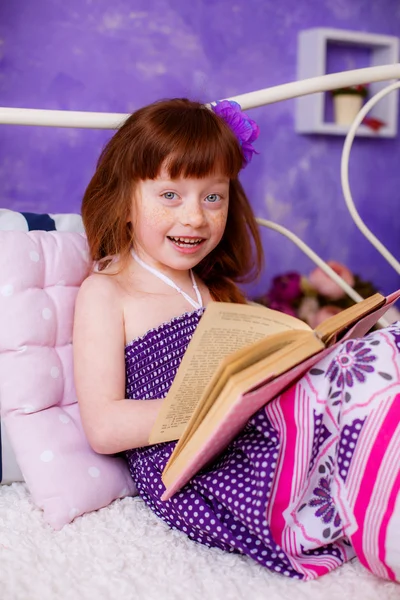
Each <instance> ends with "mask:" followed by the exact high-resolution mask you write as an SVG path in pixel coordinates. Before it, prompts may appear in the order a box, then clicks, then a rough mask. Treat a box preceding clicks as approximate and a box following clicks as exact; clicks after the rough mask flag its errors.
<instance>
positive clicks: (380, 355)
mask: <svg viewBox="0 0 400 600" xmlns="http://www.w3.org/2000/svg"><path fill="white" fill-rule="evenodd" d="M203 311H204V309H199V310H195V311H192V312H188V313H185V314H183V315H181V316H179V317H176V318H174V319H172V320H171V321H169V322H167V323H164V324H162V325H160V326H159V327H157V328H155V329H152V330H150V331H148V332H147V333H146V334H145V335H143V336H142V337H140V338H137V339H135V340H133V341H132V342H131V343H129V344H128V345H127V346H126V349H125V361H126V394H127V398H131V399H134V398H139V399H147V400H148V401H149V402H151V400H152V399H155V398H162V397H165V396H166V394H167V392H168V390H169V388H170V386H171V383H172V381H173V379H174V376H175V373H176V371H177V368H178V366H179V363H180V361H181V359H182V357H183V354H184V352H185V350H186V348H187V345H188V343H189V341H190V339H191V337H192V335H193V332H194V330H195V329H196V326H197V324H198V323H199V321H200V319H201V316H202V314H203ZM399 347H400V327H398V326H392V327H391V328H389V329H387V330H382V331H380V332H375V333H373V334H371V335H370V336H368V337H366V338H364V339H362V340H349V341H347V342H344V343H343V344H340V345H339V346H337V347H336V348H335V349H334V350H333V351H332V353H330V354H329V355H328V356H326V357H324V358H323V359H322V360H321V361H320V362H319V363H318V364H317V365H316V366H315V367H314V368H313V369H311V371H310V372H309V373H307V374H306V375H305V376H304V377H302V378H301V379H300V380H299V381H298V382H297V383H296V384H294V385H292V386H291V387H290V388H289V389H288V390H286V391H285V392H284V393H283V394H282V395H281V396H279V397H277V398H276V399H274V400H273V401H272V402H270V403H268V404H267V405H266V406H265V407H264V408H262V409H261V410H259V411H258V412H257V413H256V414H255V415H254V416H253V417H252V418H251V419H250V420H249V421H248V423H247V425H246V427H245V428H244V429H243V431H242V432H241V433H240V434H239V435H238V436H237V437H236V438H235V439H234V440H233V441H232V442H231V443H230V445H229V446H228V447H227V448H226V450H225V451H224V452H223V454H222V455H220V456H219V457H218V458H217V459H216V460H215V461H214V462H213V463H212V464H211V465H209V466H207V467H206V468H205V469H203V470H202V471H201V472H200V473H198V474H197V475H196V476H195V477H193V478H192V480H191V481H190V482H189V483H188V484H187V485H186V486H185V487H184V488H182V489H181V490H180V491H179V492H178V493H176V494H175V495H174V496H173V497H172V498H171V499H170V500H168V501H161V495H162V493H163V491H164V485H163V483H162V480H161V474H162V471H163V469H164V467H165V465H166V463H167V461H168V459H169V457H170V455H171V453H172V450H173V449H174V447H175V442H169V443H162V444H156V445H153V446H149V447H144V448H137V449H133V450H129V451H128V452H126V457H127V460H128V464H129V468H130V472H131V475H132V478H133V479H134V481H135V483H136V485H137V488H138V491H139V494H140V496H141V497H142V498H143V500H144V501H145V502H146V503H147V505H148V506H149V507H150V508H151V510H153V511H154V512H155V513H156V515H158V516H159V517H160V518H161V519H162V520H163V521H165V522H166V523H167V524H168V525H169V526H170V527H172V528H176V529H179V530H181V531H183V532H184V533H185V534H186V535H187V536H188V537H189V538H191V539H192V540H194V541H196V542H200V543H202V544H205V545H207V546H210V547H217V548H220V549H222V550H225V551H227V552H235V553H240V554H244V555H247V556H249V557H251V558H252V559H253V560H255V561H257V562H258V563H260V564H261V565H264V566H265V567H267V568H269V569H271V570H272V571H275V572H278V573H281V574H283V575H286V576H288V577H292V578H297V579H305V580H307V579H313V578H316V577H318V576H321V575H323V574H325V573H328V572H329V571H331V570H333V569H334V568H336V567H338V566H339V565H341V564H342V563H343V562H345V561H347V560H349V559H351V558H353V557H354V556H355V555H357V556H358V558H359V559H360V560H361V562H363V564H364V565H365V566H366V567H367V568H369V569H370V570H372V571H373V572H376V571H377V570H378V571H379V573H377V574H379V575H380V576H383V577H386V578H388V579H395V578H396V569H395V567H394V565H393V564H392V562H393V559H392V557H391V556H390V551H389V550H388V548H389V549H390V547H391V540H392V537H393V536H395V531H394V529H395V525H393V523H394V524H395V523H396V518H397V519H398V518H399V515H397V516H396V514H395V508H394V507H395V505H396V504H395V503H394V494H396V493H398V492H399V489H398V488H399V485H400V477H399V478H398V479H399V481H398V482H397V483H396V481H397V477H398V475H399V465H400V445H399V446H398V448H399V449H398V451H397V454H396V453H395V452H394V450H393V447H394V444H395V441H394V440H395V439H396V436H397V435H399V439H400V426H399V428H398V431H397V429H396V428H395V427H394V426H393V423H394V421H393V419H394V418H396V416H397V422H399V415H400V395H398V394H397V388H396V385H397V387H399V380H400V378H399V372H400V361H399ZM395 384H396V385H395ZM382 398H383V399H384V400H382ZM379 399H381V401H382V403H383V404H380V402H379ZM382 436H383V437H384V441H382V439H383V438H382ZM396 461H397V462H396ZM384 474H385V475H384ZM383 476H384V477H385V481H386V485H387V493H386V492H385V493H382V494H381V496H379V495H377V494H376V493H374V482H375V481H376V480H377V479H379V477H383ZM396 485H397V487H396ZM396 490H397V492H396ZM378 496H379V497H378ZM397 504H399V503H397ZM367 507H371V510H367ZM377 515H378V516H377ZM383 530H384V532H383ZM392 530H393V531H392ZM366 531H368V532H370V533H368V535H366V534H365V532H366ZM385 536H386V537H385ZM369 538H371V539H369ZM396 545H397V548H398V546H399V544H398V542H397V543H396ZM397 556H398V553H397ZM391 561H392V562H391Z"/></svg>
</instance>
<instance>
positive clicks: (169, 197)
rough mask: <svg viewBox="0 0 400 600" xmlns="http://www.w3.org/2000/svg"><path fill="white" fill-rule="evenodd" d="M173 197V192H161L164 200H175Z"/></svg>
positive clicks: (174, 195)
mask: <svg viewBox="0 0 400 600" xmlns="http://www.w3.org/2000/svg"><path fill="white" fill-rule="evenodd" d="M175 197H176V194H175V192H165V194H163V198H165V199H166V200H175Z"/></svg>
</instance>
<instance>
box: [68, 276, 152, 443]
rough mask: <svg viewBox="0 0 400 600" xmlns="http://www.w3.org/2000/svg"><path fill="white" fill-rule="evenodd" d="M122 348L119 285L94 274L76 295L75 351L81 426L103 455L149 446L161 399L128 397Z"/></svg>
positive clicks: (122, 325)
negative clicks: (129, 398) (134, 398)
mask: <svg viewBox="0 0 400 600" xmlns="http://www.w3.org/2000/svg"><path fill="white" fill-rule="evenodd" d="M124 348H125V334H124V322H123V310H122V306H121V301H120V297H119V294H118V290H117V284H116V282H115V281H113V278H112V277H110V276H108V275H100V274H95V275H92V276H90V277H89V278H88V279H86V280H85V281H84V283H83V284H82V286H81V288H80V290H79V292H78V296H77V301H76V307H75V319H74V335H73V353H74V374H75V386H76V391H77V395H78V401H79V406H80V413H81V418H82V423H83V427H84V430H85V433H86V436H87V438H88V440H89V443H90V445H91V446H92V448H93V449H94V450H95V451H96V452H98V453H100V454H114V453H116V452H121V451H123V450H128V449H130V448H138V447H140V446H146V445H147V444H148V438H149V434H150V431H151V428H152V426H153V424H154V422H155V419H156V417H157V414H158V411H159V410H160V407H161V404H162V402H163V400H162V399H159V400H150V401H149V400H126V399H125V355H124Z"/></svg>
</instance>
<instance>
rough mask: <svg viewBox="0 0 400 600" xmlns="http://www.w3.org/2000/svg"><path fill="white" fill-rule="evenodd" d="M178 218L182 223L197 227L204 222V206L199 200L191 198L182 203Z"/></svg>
mask: <svg viewBox="0 0 400 600" xmlns="http://www.w3.org/2000/svg"><path fill="white" fill-rule="evenodd" d="M180 220H181V223H182V225H186V226H190V227H192V228H193V229H198V228H200V227H201V226H202V225H204V223H205V214H204V208H203V207H202V203H201V201H199V200H198V199H193V200H190V201H187V202H184V203H183V206H182V210H181V215H180Z"/></svg>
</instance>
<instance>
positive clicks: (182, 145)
mask: <svg viewBox="0 0 400 600" xmlns="http://www.w3.org/2000/svg"><path fill="white" fill-rule="evenodd" d="M168 104H169V103H168V102H166V103H165V105H166V106H164V110H162V109H161V110H160V107H159V110H158V111H157V113H155V114H154V119H152V120H150V122H149V126H150V127H149V130H148V131H147V132H146V135H143V140H142V142H143V143H142V144H140V147H141V152H140V154H139V155H138V154H136V156H135V164H134V171H135V174H134V179H141V180H145V179H155V178H156V177H157V176H158V175H159V173H160V171H161V169H162V168H163V167H165V168H166V170H167V171H168V173H169V176H170V177H171V179H177V178H179V177H193V178H202V177H207V176H208V175H212V174H214V173H220V174H222V175H224V176H226V177H228V178H229V179H236V178H237V176H238V174H239V171H240V170H241V168H242V167H243V162H244V161H243V155H242V152H241V150H240V146H239V142H238V140H237V138H236V136H235V134H234V133H233V131H232V130H231V129H230V128H229V126H228V125H227V124H226V123H225V121H224V120H223V119H222V118H221V117H219V116H218V115H216V114H215V113H214V112H212V110H210V109H208V108H206V107H205V106H204V105H202V104H199V103H192V102H190V103H189V102H188V101H186V100H184V99H182V100H181V101H178V102H175V103H174V105H173V106H168ZM138 146H139V145H138Z"/></svg>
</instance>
